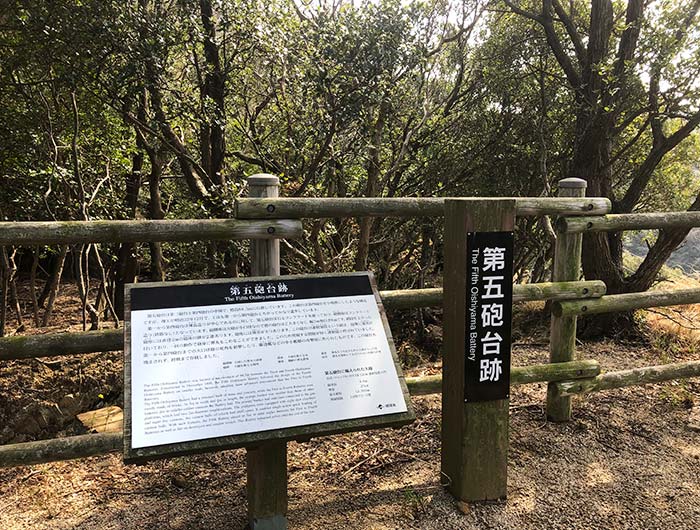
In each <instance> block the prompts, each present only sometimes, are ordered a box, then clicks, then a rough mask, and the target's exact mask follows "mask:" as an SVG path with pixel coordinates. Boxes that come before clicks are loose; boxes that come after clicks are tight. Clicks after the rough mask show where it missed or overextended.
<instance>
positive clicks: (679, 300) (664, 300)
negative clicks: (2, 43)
mask: <svg viewBox="0 0 700 530" xmlns="http://www.w3.org/2000/svg"><path fill="white" fill-rule="evenodd" d="M697 303H700V288H698V289H674V290H670V291H645V292H641V293H627V294H611V295H607V296H601V297H600V298H596V299H592V300H571V301H558V302H554V304H552V313H554V314H555V315H557V316H574V315H591V314H599V313H615V312H621V311H622V312H624V311H633V310H635V309H644V308H647V307H666V306H671V305H686V304H697Z"/></svg>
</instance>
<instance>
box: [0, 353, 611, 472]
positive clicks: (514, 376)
mask: <svg viewBox="0 0 700 530" xmlns="http://www.w3.org/2000/svg"><path fill="white" fill-rule="evenodd" d="M599 373H600V366H599V365H598V362H597V361H572V362H569V363H558V364H542V365H532V366H519V367H515V368H513V369H512V370H511V384H513V385H520V384H527V383H539V382H547V381H563V380H568V379H574V378H577V377H585V378H591V377H594V376H595V375H597V374H599ZM406 384H407V386H408V389H409V391H410V393H411V395H416V396H419V395H425V394H435V393H439V392H441V391H442V377H441V376H428V377H413V378H410V377H409V378H407V379H406ZM122 440H123V438H122V433H121V432H115V433H98V434H84V435H80V436H69V437H66V438H53V439H51V440H39V441H36V442H25V443H19V444H10V445H3V446H0V467H10V466H19V465H30V464H41V463H45V462H53V461H57V460H71V459H74V458H84V457H88V456H95V455H101V454H106V453H111V452H117V451H121V450H122V449H123V441H122Z"/></svg>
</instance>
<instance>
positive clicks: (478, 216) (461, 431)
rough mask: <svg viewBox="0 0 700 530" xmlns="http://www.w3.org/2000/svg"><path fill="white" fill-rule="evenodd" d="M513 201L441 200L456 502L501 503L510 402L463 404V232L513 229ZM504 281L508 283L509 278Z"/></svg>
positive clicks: (446, 454)
mask: <svg viewBox="0 0 700 530" xmlns="http://www.w3.org/2000/svg"><path fill="white" fill-rule="evenodd" d="M514 224H515V201H514V200H512V199H511V200H499V199H485V200H483V201H467V200H460V199H454V200H446V201H445V273H444V302H443V307H444V316H443V319H444V354H443V365H442V374H443V375H442V377H443V379H442V449H441V470H442V482H443V483H445V482H446V488H447V490H448V491H449V492H450V493H451V494H452V495H453V496H454V497H455V498H457V500H460V501H489V500H498V499H504V498H505V497H506V493H507V468H508V403H509V400H508V399H500V400H497V401H485V402H478V403H465V399H464V398H465V390H464V389H465V364H466V351H465V349H466V346H467V335H466V331H467V330H466V327H467V322H466V318H467V307H466V306H467V271H468V262H467V252H468V250H467V232H490V231H493V232H500V231H512V230H513V227H514ZM508 281H509V282H510V281H512V279H511V278H508Z"/></svg>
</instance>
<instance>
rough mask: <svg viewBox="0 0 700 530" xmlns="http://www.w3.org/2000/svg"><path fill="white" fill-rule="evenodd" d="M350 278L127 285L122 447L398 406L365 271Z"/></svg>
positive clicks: (398, 391)
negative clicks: (127, 436)
mask: <svg viewBox="0 0 700 530" xmlns="http://www.w3.org/2000/svg"><path fill="white" fill-rule="evenodd" d="M347 278H348V277H322V278H319V279H310V278H306V277H304V278H298V279H296V280H295V279H292V278H290V279H289V280H286V279H285V280H283V279H279V278H278V279H274V280H260V281H250V282H235V283H228V284H225V283H217V284H214V285H211V284H207V285H201V286H191V285H188V286H182V287H180V288H178V287H168V288H167V289H169V291H164V292H163V293H158V292H157V288H151V289H142V290H141V291H143V293H144V294H143V296H135V293H136V292H137V290H136V289H132V291H131V299H132V301H131V304H132V307H131V333H130V352H131V447H132V448H133V449H137V448H143V447H152V446H158V445H165V444H173V443H178V442H186V441H193V440H202V439H206V438H218V437H224V436H231V435H239V434H244V433H251V432H259V431H267V430H272V429H282V428H287V427H294V426H303V425H311V424H318V423H326V422H336V421H341V420H348V419H354V418H366V417H372V416H379V415H386V414H393V413H402V412H407V406H406V401H405V398H404V394H403V390H402V388H401V384H400V382H399V378H398V377H397V368H396V366H395V363H394V359H393V357H392V352H391V350H390V347H389V340H388V337H387V334H386V332H385V329H384V324H383V321H382V318H381V315H380V313H379V310H378V307H377V302H376V299H375V295H374V294H373V292H372V289H371V286H370V283H369V278H368V277H367V276H366V275H360V276H350V277H349V278H351V279H352V280H351V281H350V282H349V283H348V282H345V283H346V285H344V286H342V288H340V289H337V288H336V289H334V287H338V285H339V284H338V282H339V281H340V282H341V283H342V281H343V280H344V279H347ZM319 280H323V281H321V284H323V283H325V284H326V285H325V286H324V285H319V284H318V282H319ZM193 287H199V289H198V290H197V291H193V290H192V288H193ZM205 288H206V289H205ZM178 289H179V290H180V292H178ZM203 290H204V291H203ZM163 294H164V295H165V296H162V295H163ZM205 302H207V303H206V305H205ZM217 302H218V303H217ZM190 304H191V305H190ZM164 305H166V306H167V307H161V306H164ZM139 306H142V307H145V308H143V309H139Z"/></svg>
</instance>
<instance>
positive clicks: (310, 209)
mask: <svg viewBox="0 0 700 530" xmlns="http://www.w3.org/2000/svg"><path fill="white" fill-rule="evenodd" d="M446 200H452V198H445V197H402V198H376V197H359V198H349V197H348V198H333V197H329V198H292V197H288V198H281V199H267V200H265V199H252V198H248V199H237V200H236V218H238V219H300V218H311V219H319V218H329V217H442V216H443V215H444V204H445V201H446ZM459 200H464V201H470V202H472V203H478V202H479V201H483V200H496V198H488V197H483V198H480V197H469V198H460V199H459ZM512 200H514V201H515V202H516V209H517V215H518V216H536V215H602V214H606V213H608V212H610V211H611V204H610V200H609V199H606V198H599V197H585V198H561V197H535V198H530V197H515V198H512Z"/></svg>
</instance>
